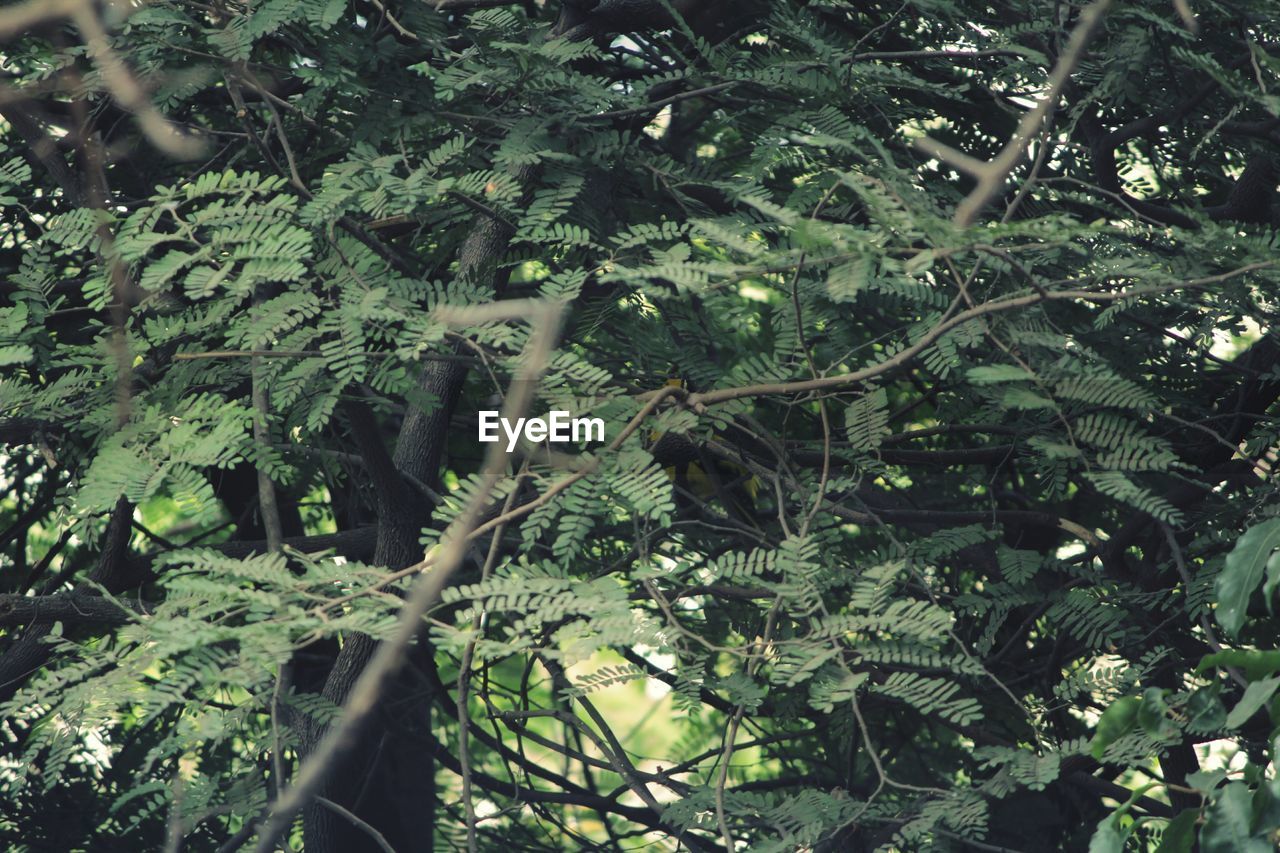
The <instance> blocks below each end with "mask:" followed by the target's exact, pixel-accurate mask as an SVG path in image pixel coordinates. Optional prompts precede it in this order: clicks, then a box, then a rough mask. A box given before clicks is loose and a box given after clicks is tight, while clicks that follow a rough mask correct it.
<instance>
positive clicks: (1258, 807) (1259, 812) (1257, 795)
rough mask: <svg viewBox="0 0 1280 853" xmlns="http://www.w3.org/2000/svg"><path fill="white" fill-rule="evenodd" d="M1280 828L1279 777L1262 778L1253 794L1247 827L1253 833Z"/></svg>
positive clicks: (1257, 833)
mask: <svg viewBox="0 0 1280 853" xmlns="http://www.w3.org/2000/svg"><path fill="white" fill-rule="evenodd" d="M1277 828H1280V779H1264V780H1262V782H1261V784H1259V785H1258V790H1257V791H1255V792H1254V794H1253V808H1252V816H1251V818H1250V820H1249V829H1251V830H1253V834H1254V835H1259V834H1263V833H1271V832H1274V831H1275V830H1276V829H1277Z"/></svg>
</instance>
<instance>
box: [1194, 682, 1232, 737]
mask: <svg viewBox="0 0 1280 853" xmlns="http://www.w3.org/2000/svg"><path fill="white" fill-rule="evenodd" d="M1221 692H1222V686H1221V685H1220V684H1218V683H1217V682H1214V683H1213V684H1210V685H1209V686H1208V687H1201V688H1200V689H1199V690H1197V691H1196V692H1195V693H1192V694H1191V696H1190V698H1188V699H1187V707H1186V713H1187V718H1188V719H1187V728H1188V729H1190V730H1192V731H1197V732H1212V731H1217V730H1218V729H1220V728H1222V727H1223V726H1224V725H1226V722H1227V708H1226V706H1225V705H1223V704H1222V700H1221V699H1220V698H1218V694H1219V693H1221Z"/></svg>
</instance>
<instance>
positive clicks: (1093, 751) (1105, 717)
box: [1089, 696, 1142, 761]
mask: <svg viewBox="0 0 1280 853" xmlns="http://www.w3.org/2000/svg"><path fill="white" fill-rule="evenodd" d="M1141 705H1142V701H1141V700H1140V699H1138V697H1136V696H1122V697H1120V698H1119V699H1117V700H1116V701H1114V702H1112V703H1111V707H1109V708H1107V710H1105V711H1103V712H1102V716H1101V717H1099V718H1098V725H1097V727H1096V728H1095V729H1094V733H1093V740H1092V741H1090V742H1089V754H1090V755H1092V756H1093V757H1094V758H1096V759H1097V760H1098V761H1101V760H1102V755H1103V753H1105V752H1106V751H1107V747H1108V746H1110V745H1111V744H1113V743H1115V742H1116V741H1117V740H1119V739H1120V738H1122V737H1124V736H1125V735H1126V734H1128V733H1129V730H1130V729H1132V728H1133V726H1134V723H1136V722H1137V720H1138V708H1139V707H1140V706H1141Z"/></svg>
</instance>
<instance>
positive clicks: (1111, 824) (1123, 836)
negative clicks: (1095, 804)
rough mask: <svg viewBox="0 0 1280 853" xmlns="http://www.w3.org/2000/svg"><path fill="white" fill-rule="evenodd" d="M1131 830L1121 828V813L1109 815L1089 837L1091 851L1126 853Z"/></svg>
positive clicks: (1091, 852)
mask: <svg viewBox="0 0 1280 853" xmlns="http://www.w3.org/2000/svg"><path fill="white" fill-rule="evenodd" d="M1129 832H1130V830H1129V829H1124V828H1121V826H1120V815H1118V814H1115V815H1107V816H1106V817H1105V818H1103V819H1102V820H1101V821H1100V822H1099V823H1098V828H1097V829H1095V830H1094V831H1093V837H1092V838H1090V839H1089V853H1124V843H1125V841H1126V840H1127V839H1128V838H1129Z"/></svg>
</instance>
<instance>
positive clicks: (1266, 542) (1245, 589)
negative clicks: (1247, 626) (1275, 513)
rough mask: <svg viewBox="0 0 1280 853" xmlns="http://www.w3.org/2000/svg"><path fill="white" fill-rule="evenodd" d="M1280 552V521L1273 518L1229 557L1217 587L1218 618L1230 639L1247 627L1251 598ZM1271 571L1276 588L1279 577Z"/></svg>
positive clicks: (1253, 529)
mask: <svg viewBox="0 0 1280 853" xmlns="http://www.w3.org/2000/svg"><path fill="white" fill-rule="evenodd" d="M1277 548H1280V518H1272V519H1269V520H1267V521H1264V522H1262V523H1261V524H1255V525H1254V526H1253V527H1250V528H1249V529H1248V530H1247V531H1246V532H1245V534H1244V535H1243V536H1241V537H1240V539H1239V541H1237V542H1236V546H1235V547H1234V548H1232V549H1231V553H1230V554H1228V555H1227V559H1226V563H1225V565H1224V566H1223V568H1222V574H1220V575H1218V580H1217V582H1216V583H1215V584H1214V591H1215V592H1216V593H1217V597H1218V609H1217V614H1216V615H1217V618H1218V624H1219V625H1221V626H1222V627H1223V628H1224V629H1225V630H1226V632H1227V634H1228V635H1230V636H1232V637H1234V636H1236V635H1237V634H1239V633H1240V628H1241V627H1243V626H1244V619H1245V613H1246V611H1247V609H1248V605H1249V597H1250V596H1251V595H1252V594H1253V591H1254V590H1255V589H1257V588H1258V584H1259V583H1261V582H1262V574H1263V572H1264V571H1266V570H1268V568H1269V566H1268V564H1269V562H1270V560H1271V555H1272V553H1274V552H1275V550H1276V549H1277ZM1276 571H1277V570H1276V569H1275V568H1274V567H1272V568H1270V575H1271V577H1269V578H1268V584H1270V585H1271V586H1274V585H1275V584H1274V583H1273V578H1274V577H1275V574H1276Z"/></svg>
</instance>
